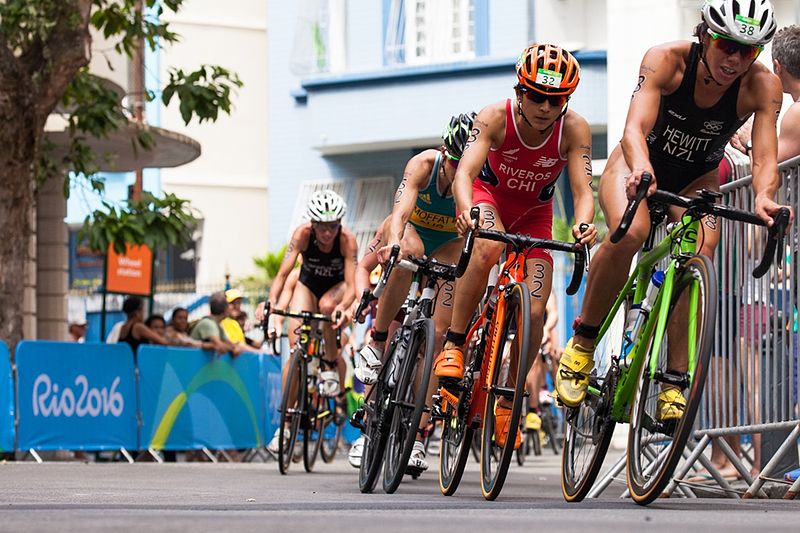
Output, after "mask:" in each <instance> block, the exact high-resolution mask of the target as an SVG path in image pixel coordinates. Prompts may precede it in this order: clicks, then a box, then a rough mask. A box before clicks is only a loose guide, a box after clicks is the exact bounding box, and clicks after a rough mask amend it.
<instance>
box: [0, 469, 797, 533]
mask: <svg viewBox="0 0 800 533" xmlns="http://www.w3.org/2000/svg"><path fill="white" fill-rule="evenodd" d="M432 459H433V460H434V461H435V460H436V457H435V456H434V457H433V458H432ZM558 461H559V459H558V458H557V457H555V456H553V455H544V456H542V457H540V458H535V459H532V460H530V461H529V462H528V463H526V465H525V466H524V467H518V466H516V464H514V465H512V469H511V472H510V473H509V478H508V480H507V482H506V485H505V488H504V489H503V493H502V494H501V495H500V498H499V499H498V500H497V501H494V502H487V501H485V500H484V499H483V497H482V496H481V492H480V486H479V483H478V468H477V465H476V464H475V463H474V462H470V464H469V467H468V471H467V472H466V473H465V474H464V479H463V481H462V483H461V486H460V487H459V490H458V492H457V494H456V495H455V496H453V497H444V496H441V495H440V494H439V490H438V483H437V480H436V475H435V472H427V473H426V474H424V475H423V476H422V477H421V478H420V479H418V480H416V481H414V480H411V479H410V478H407V481H406V482H404V483H403V484H402V485H401V486H400V488H399V490H398V491H397V493H395V494H392V495H387V494H383V493H382V492H376V493H375V494H369V495H365V494H361V493H360V492H359V491H358V483H357V472H356V470H355V469H353V468H351V467H350V466H349V465H348V464H347V461H346V458H345V457H340V458H338V459H337V461H336V462H334V463H333V464H331V465H326V464H323V463H321V462H318V465H317V471H315V472H314V473H312V474H307V473H305V472H304V471H303V468H302V464H296V465H293V467H292V470H291V471H290V473H289V475H288V476H281V475H280V474H279V473H278V469H277V465H276V463H274V462H269V463H251V464H210V463H175V464H154V463H137V464H132V465H130V464H121V463H105V464H103V463H94V464H83V463H56V462H51V463H45V464H35V463H30V462H17V463H4V464H2V465H0V487H2V506H1V507H0V531H15V532H16V531H48V532H58V531H70V532H72V531H110V530H116V531H131V530H137V531H192V532H196V531H213V532H215V533H218V532H222V531H255V530H259V531H282V532H294V531H302V532H306V531H320V532H321V533H334V532H337V531H348V532H350V531H420V530H431V528H435V529H433V530H434V531H435V530H441V531H445V532H448V531H459V532H462V531H484V532H487V533H494V532H496V531H521V530H528V531H531V530H539V531H543V532H545V531H546V532H548V533H549V532H557V533H562V532H571V531H586V532H600V531H614V532H621V531H647V532H648V533H650V532H659V531H670V532H680V531H686V530H687V528H688V530H689V531H703V532H704V533H705V532H709V531H725V532H726V533H732V532H738V531H742V532H744V531H770V532H776V531H794V532H796V531H800V502H787V501H780V500H769V501H766V500H761V501H736V500H729V499H693V500H687V499H677V498H676V499H669V500H659V501H658V502H656V503H655V504H654V505H651V506H650V507H648V508H641V507H638V506H636V505H635V504H633V503H631V502H630V501H629V500H621V499H619V498H618V496H619V494H620V493H621V492H622V490H623V489H624V485H623V484H621V483H617V484H616V485H612V488H611V489H610V490H609V491H607V492H606V493H605V495H604V496H603V497H602V498H600V499H598V500H593V501H587V502H584V503H581V504H567V503H565V502H564V501H563V500H562V498H561V491H560V488H559V477H558V476H559V463H558ZM379 486H380V485H379Z"/></svg>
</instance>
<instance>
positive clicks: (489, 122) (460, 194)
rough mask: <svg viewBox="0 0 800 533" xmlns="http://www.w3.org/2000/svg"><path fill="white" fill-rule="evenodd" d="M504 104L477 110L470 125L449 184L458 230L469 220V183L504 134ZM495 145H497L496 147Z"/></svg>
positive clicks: (470, 205)
mask: <svg viewBox="0 0 800 533" xmlns="http://www.w3.org/2000/svg"><path fill="white" fill-rule="evenodd" d="M505 123H506V121H505V103H503V104H502V105H498V104H492V105H490V106H486V107H484V108H483V109H481V112H480V113H478V116H477V117H475V120H474V121H473V124H472V132H471V134H470V136H469V139H468V140H467V144H466V146H465V147H464V155H463V156H462V157H461V161H459V163H458V168H457V169H456V177H455V180H454V181H453V196H454V197H455V201H456V208H457V209H458V213H459V220H460V221H461V222H460V224H459V230H463V229H464V228H462V227H461V225H463V223H464V222H466V221H467V220H468V219H469V210H470V208H471V207H472V205H473V204H472V181H473V180H474V179H475V177H476V176H478V175H479V174H480V172H481V167H482V166H483V163H484V162H485V161H486V156H487V155H489V149H491V148H492V146H493V145H494V144H496V143H497V140H498V139H500V138H501V136H502V134H503V133H504V132H505ZM497 144H499V143H497Z"/></svg>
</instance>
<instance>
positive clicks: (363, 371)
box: [353, 344, 383, 385]
mask: <svg viewBox="0 0 800 533" xmlns="http://www.w3.org/2000/svg"><path fill="white" fill-rule="evenodd" d="M382 356H383V350H379V349H378V348H375V347H374V346H371V345H369V344H367V345H366V346H364V347H363V348H361V350H360V351H359V352H358V354H356V357H355V364H356V368H355V370H354V371H353V373H354V374H355V376H356V377H357V378H358V380H359V381H360V382H361V383H363V384H364V385H372V384H374V383H375V382H376V381H378V371H379V370H380V369H381V357H382Z"/></svg>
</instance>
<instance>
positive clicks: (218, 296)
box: [189, 292, 238, 355]
mask: <svg viewBox="0 0 800 533" xmlns="http://www.w3.org/2000/svg"><path fill="white" fill-rule="evenodd" d="M208 307H209V309H210V314H209V315H208V316H206V317H203V318H201V319H200V320H199V321H198V322H197V324H195V325H194V327H193V328H192V329H191V331H190V332H189V336H190V337H191V338H193V339H195V340H199V341H202V342H204V343H210V344H209V347H210V348H211V349H213V350H214V351H215V352H217V353H220V354H223V353H227V352H233V355H238V352H237V351H236V350H235V347H234V346H233V344H231V342H230V341H229V340H228V337H227V336H226V335H225V332H224V330H223V329H222V328H221V327H220V323H221V322H222V321H223V320H224V319H225V317H226V316H227V315H228V301H227V299H226V298H225V293H224V292H215V293H214V294H212V295H211V296H210V297H209V298H208ZM237 325H238V324H237Z"/></svg>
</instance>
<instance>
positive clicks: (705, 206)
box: [611, 172, 790, 278]
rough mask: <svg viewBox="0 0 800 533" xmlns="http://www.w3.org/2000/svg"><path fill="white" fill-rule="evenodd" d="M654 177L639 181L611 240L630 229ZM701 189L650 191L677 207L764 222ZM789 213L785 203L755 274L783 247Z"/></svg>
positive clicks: (656, 198)
mask: <svg viewBox="0 0 800 533" xmlns="http://www.w3.org/2000/svg"><path fill="white" fill-rule="evenodd" d="M652 178H653V176H652V175H651V174H650V173H648V172H644V173H642V181H640V182H639V185H638V186H637V189H636V196H635V197H634V198H633V199H632V200H630V201H629V202H628V206H627V207H626V208H625V213H624V215H623V216H622V220H621V221H620V223H619V227H618V228H617V229H616V230H615V231H614V233H613V234H612V235H611V242H612V243H617V242H619V241H620V239H622V237H624V236H625V233H627V231H628V229H629V228H630V225H631V223H632V222H633V217H634V215H635V214H636V210H637V209H638V208H639V204H640V203H641V201H642V199H643V198H644V196H645V194H647V189H648V187H649V186H650V182H651V181H652ZM698 193H699V196H697V197H693V198H689V197H686V196H681V195H678V194H674V193H671V192H668V191H661V190H656V191H655V192H654V193H653V194H651V195H650V197H649V199H650V200H652V201H654V202H658V203H661V204H667V205H674V206H677V207H682V208H685V209H690V210H694V211H695V212H697V213H699V214H703V215H706V214H707V215H715V216H719V217H722V218H727V219H728V220H735V221H737V222H745V223H747V224H753V225H756V226H765V224H764V221H763V220H761V219H760V218H758V217H757V216H756V215H755V214H754V213H751V212H749V211H742V210H740V209H736V208H733V207H730V206H728V205H724V204H717V203H715V200H716V199H717V198H719V197H720V196H721V195H720V194H719V193H716V192H713V191H707V190H701V191H698ZM789 215H790V211H789V209H788V208H787V207H782V208H780V209H779V210H778V213H777V214H776V215H775V217H773V220H774V224H773V225H772V227H770V228H768V229H767V244H766V246H765V247H764V254H763V255H762V257H761V261H760V262H759V264H758V265H757V266H756V268H755V269H753V277H755V278H760V277H762V276H764V274H766V273H767V271H768V270H769V268H770V267H771V266H772V262H773V260H774V258H775V252H776V250H782V249H783V238H784V235H785V233H786V227H787V226H788V224H789Z"/></svg>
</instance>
